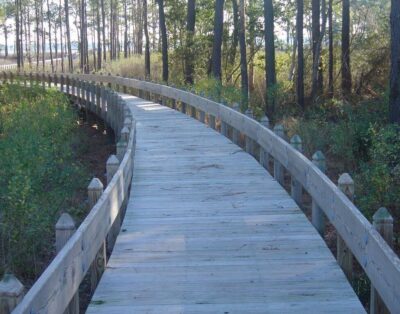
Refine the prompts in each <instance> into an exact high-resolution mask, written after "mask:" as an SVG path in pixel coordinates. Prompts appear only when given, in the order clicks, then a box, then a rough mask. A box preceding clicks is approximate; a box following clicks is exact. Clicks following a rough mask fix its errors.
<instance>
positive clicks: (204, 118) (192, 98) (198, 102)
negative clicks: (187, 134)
mask: <svg viewBox="0 0 400 314" xmlns="http://www.w3.org/2000/svg"><path fill="white" fill-rule="evenodd" d="M33 76H35V75H34V74H32V75H30V76H29V75H28V77H33ZM36 76H37V77H41V78H42V80H46V77H47V76H48V77H49V78H50V77H51V78H52V80H54V81H56V82H60V79H61V78H62V79H61V80H64V81H65V79H68V80H69V81H70V82H77V81H79V82H82V81H85V82H96V83H97V84H107V85H108V86H109V87H110V88H112V89H114V90H117V91H124V92H125V93H130V94H133V95H137V96H139V97H141V98H145V99H149V100H152V101H156V102H160V103H162V104H163V105H167V106H170V107H172V108H174V109H179V110H181V111H182V112H183V113H186V114H190V115H191V116H192V117H193V118H196V119H198V120H200V121H201V122H203V123H207V124H208V125H209V126H210V127H211V128H213V129H216V130H220V132H221V133H222V134H223V135H224V136H227V137H229V138H231V139H232V141H233V142H235V143H236V144H238V145H239V144H241V143H242V140H243V139H244V140H243V148H244V149H245V150H246V151H247V152H248V153H250V154H252V155H253V156H254V157H255V158H257V160H259V162H260V163H261V164H262V165H263V166H264V167H265V168H267V169H268V168H269V167H268V165H269V161H270V160H271V159H272V162H273V165H274V166H273V174H274V177H275V178H276V180H277V181H278V182H279V183H281V184H282V185H283V183H284V172H285V171H287V172H288V173H289V174H290V176H291V182H292V183H291V194H292V197H293V198H294V200H295V201H296V202H297V203H298V204H299V205H301V202H302V190H303V189H304V190H305V191H306V192H307V193H308V194H309V195H310V196H311V198H312V223H313V225H314V226H315V228H316V229H317V230H318V231H319V232H320V233H321V234H323V232H324V229H325V220H326V218H327V219H328V220H329V221H330V223H331V224H332V225H333V226H334V227H335V229H336V231H337V234H338V262H339V264H340V265H341V266H342V268H343V269H344V271H345V273H346V275H347V276H348V277H349V278H350V277H351V274H352V264H353V263H352V258H353V256H354V257H355V258H356V259H357V260H358V262H359V264H360V265H361V267H362V268H363V269H364V271H365V273H366V274H367V276H368V277H369V279H370V281H371V284H372V287H371V291H372V292H371V312H373V313H378V312H382V311H385V307H387V309H388V310H389V311H390V312H392V313H399V312H400V289H399V287H400V259H399V258H398V256H397V255H396V254H395V253H394V251H393V250H392V248H391V247H390V245H391V241H392V236H393V233H392V231H391V230H392V228H393V220H392V218H391V217H390V215H389V213H388V212H387V210H385V209H379V210H378V211H377V213H376V214H375V215H374V225H372V224H371V223H370V222H369V221H368V220H367V219H366V218H365V217H364V216H363V215H362V213H361V212H360V211H359V210H358V209H357V207H356V206H355V205H354V204H353V203H352V196H353V193H354V183H353V181H352V180H351V178H350V176H349V175H348V174H344V175H342V176H341V178H340V179H339V181H340V182H339V186H336V185H335V184H334V183H333V182H332V181H330V179H329V178H328V177H327V176H326V175H325V174H324V172H325V158H324V156H323V154H322V153H321V152H317V153H315V154H314V156H313V160H312V161H310V160H308V159H307V158H306V157H305V156H304V155H303V154H302V153H301V139H300V138H299V137H298V136H295V137H293V138H292V139H291V143H288V142H287V141H286V139H285V134H284V130H283V128H282V127H281V126H279V125H278V126H275V127H274V129H273V130H270V129H269V123H268V119H267V117H263V118H262V119H261V120H260V122H258V121H256V120H255V119H254V118H253V115H252V112H251V111H250V110H248V111H246V113H245V114H242V113H240V112H239V111H238V108H230V107H228V106H226V105H223V104H220V103H218V102H215V101H213V100H211V99H207V98H205V97H202V96H199V95H195V94H193V93H191V92H188V91H184V90H180V89H177V88H173V87H170V86H166V85H161V84H157V83H152V82H147V81H141V80H136V79H129V78H123V77H118V76H111V75H92V74H86V75H84V74H69V75H63V76H60V75H54V74H52V75H47V74H46V75H45V74H38V75H36ZM24 77H27V76H26V75H25V76H24ZM256 152H257V154H256ZM124 160H125V159H124ZM121 166H122V165H121ZM107 189H108V188H107ZM106 191H107V190H106ZM104 202H105V201H104ZM104 202H101V199H100V201H99V202H98V204H96V206H97V207H98V206H100V205H99V204H103V205H102V206H103V207H107V206H106V205H104ZM96 206H95V207H94V209H95V208H96ZM109 207H110V206H108V207H107V208H109ZM97 211H100V210H99V209H98V210H97ZM103 212H104V214H105V215H107V217H109V214H110V213H109V211H108V210H105V209H104V210H103ZM106 213H107V214H106ZM92 216H93V215H89V217H88V218H87V220H88V221H91V219H94V218H91V217H92ZM99 216H101V215H99ZM96 222H97V223H98V222H99V221H97V220H96ZM86 226H87V223H86V224H85V223H84V224H83V227H82V226H81V227H80V229H81V228H88V227H86ZM93 226H94V223H93ZM108 227H109V226H108ZM78 231H79V229H78ZM107 232H108V229H107V228H104V230H103V231H102V232H101V235H102V236H103V235H104V234H106V233H107ZM381 234H382V235H383V236H382V235H381ZM74 236H75V240H74V241H72V240H70V241H69V242H68V243H67V245H66V246H67V247H69V249H65V250H64V249H63V250H64V252H66V251H73V250H75V248H74V249H72V246H74V245H75V243H76V244H77V245H78V244H82V245H83V246H82V247H81V248H80V251H79V252H80V253H81V255H85V254H84V252H85V250H86V249H88V248H86V247H85V245H84V244H85V243H86V244H87V242H86V241H83V239H80V240H79V241H78V240H77V239H76V238H77V237H78V235H74ZM99 238H101V237H99ZM103 239H104V237H103ZM71 241H72V242H71ZM70 242H71V243H70ZM97 244H98V243H97ZM99 247H100V246H98V247H97V246H96V250H94V249H92V250H91V253H90V254H89V255H90V257H91V258H92V257H93V256H94V254H95V253H96V252H97V250H98V248H99ZM76 250H79V248H76ZM60 253H61V252H60ZM77 261H79V262H82V260H81V259H78V260H77ZM85 261H86V262H90V261H88V260H85ZM55 262H57V263H59V264H60V263H62V265H64V267H66V269H67V270H70V271H72V269H74V267H78V266H79V264H76V266H75V264H74V266H71V264H73V263H75V261H74V260H70V259H68V255H66V253H64V254H61V255H60V254H59V255H58V256H57V258H56V260H55ZM53 263H54V262H53ZM84 265H87V264H84ZM51 266H52V265H50V267H49V268H51ZM85 270H87V268H85ZM48 272H51V270H49V271H47V270H46V272H45V274H46V273H48ZM78 273H79V274H80V276H79V278H81V276H82V272H81V271H78ZM45 274H43V275H45ZM66 274H68V273H66ZM75 276H76V274H75ZM42 277H43V276H42ZM42 277H41V278H40V279H39V284H41V285H42V286H43V285H44V283H42V282H43V281H44V280H46V283H47V284H50V283H53V281H49V279H48V277H45V278H47V279H42ZM60 281H61V280H60ZM76 282H78V281H76ZM36 285H37V284H36ZM36 285H35V286H36ZM58 286H59V285H58ZM58 286H57V285H55V286H54V287H58ZM46 287H47V288H49V289H50V285H46ZM76 287H77V286H76V284H75V285H74V286H68V289H70V290H69V292H68V293H66V292H65V291H66V290H65V289H67V288H65V289H64V288H63V291H64V292H63V293H66V294H65V299H66V300H68V301H69V300H71V298H72V296H73V294H74V293H75V291H76ZM45 291H46V290H42V293H43V295H41V294H38V293H36V294H33V293H30V294H29V293H28V295H30V301H29V300H28V301H25V299H24V301H23V302H22V304H25V306H24V307H22V306H20V307H18V308H17V309H18V310H19V312H17V313H20V312H26V313H27V312H29V307H27V305H28V304H33V302H34V301H33V300H34V297H36V298H41V299H43V300H44V299H45V300H49V299H50V300H51V299H53V298H54V299H55V297H53V295H57V296H59V295H60V293H58V292H54V289H53V290H47V291H48V292H47V294H46V293H45ZM49 291H51V292H52V293H53V294H51V295H49V293H50V292H49ZM56 291H57V290H56ZM28 295H27V296H28ZM56 303H57V302H55V304H56ZM61 303H62V304H61ZM61 303H60V304H61V305H62V306H61V305H60V306H58V307H54V309H57V310H58V309H60V310H61V309H62V308H63V306H65V305H66V304H67V303H66V302H61ZM22 304H21V305H22ZM35 304H41V305H42V306H43V307H45V306H46V305H45V304H46V303H45V302H39V303H35ZM383 304H384V305H383ZM37 309H40V308H37ZM51 309H53V308H51ZM50 312H52V313H53V312H54V313H58V311H50Z"/></svg>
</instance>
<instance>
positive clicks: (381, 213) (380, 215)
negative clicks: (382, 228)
mask: <svg viewBox="0 0 400 314" xmlns="http://www.w3.org/2000/svg"><path fill="white" fill-rule="evenodd" d="M372 219H373V221H374V223H387V224H393V217H392V215H390V213H389V211H388V210H387V208H385V207H381V208H379V209H378V210H377V211H376V212H375V214H374V215H373V216H372Z"/></svg>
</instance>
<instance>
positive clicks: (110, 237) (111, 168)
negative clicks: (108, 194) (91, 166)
mask: <svg viewBox="0 0 400 314" xmlns="http://www.w3.org/2000/svg"><path fill="white" fill-rule="evenodd" d="M118 167H119V160H118V159H117V157H116V156H115V155H111V156H110V157H109V158H108V160H107V163H106V171H107V185H108V184H110V182H111V180H112V178H113V176H114V175H115V173H116V172H117V171H118ZM120 226H121V215H120V213H118V215H117V216H116V218H115V221H114V223H113V225H112V226H111V229H110V231H109V233H108V234H107V251H108V252H111V251H112V248H113V247H114V243H115V240H116V239H117V236H118V233H119V229H120Z"/></svg>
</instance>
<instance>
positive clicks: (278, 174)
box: [274, 124, 286, 186]
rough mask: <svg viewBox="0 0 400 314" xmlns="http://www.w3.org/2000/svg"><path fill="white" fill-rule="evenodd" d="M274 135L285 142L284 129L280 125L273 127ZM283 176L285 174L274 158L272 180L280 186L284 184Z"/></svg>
mask: <svg viewBox="0 0 400 314" xmlns="http://www.w3.org/2000/svg"><path fill="white" fill-rule="evenodd" d="M274 133H275V134H276V135H277V136H279V137H280V138H282V139H283V140H285V137H286V136H285V128H284V127H283V125H282V124H277V125H275V126H274ZM284 175H285V173H284V169H283V166H282V164H281V163H280V162H279V160H277V159H276V158H274V178H275V180H276V181H278V182H279V184H280V185H282V186H283V184H284Z"/></svg>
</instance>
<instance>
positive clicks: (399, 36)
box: [389, 0, 400, 124]
mask: <svg viewBox="0 0 400 314" xmlns="http://www.w3.org/2000/svg"><path fill="white" fill-rule="evenodd" d="M390 28H391V68H390V94H389V121H390V122H392V123H398V124H400V2H399V1H398V0H392V8H391V14H390Z"/></svg>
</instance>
